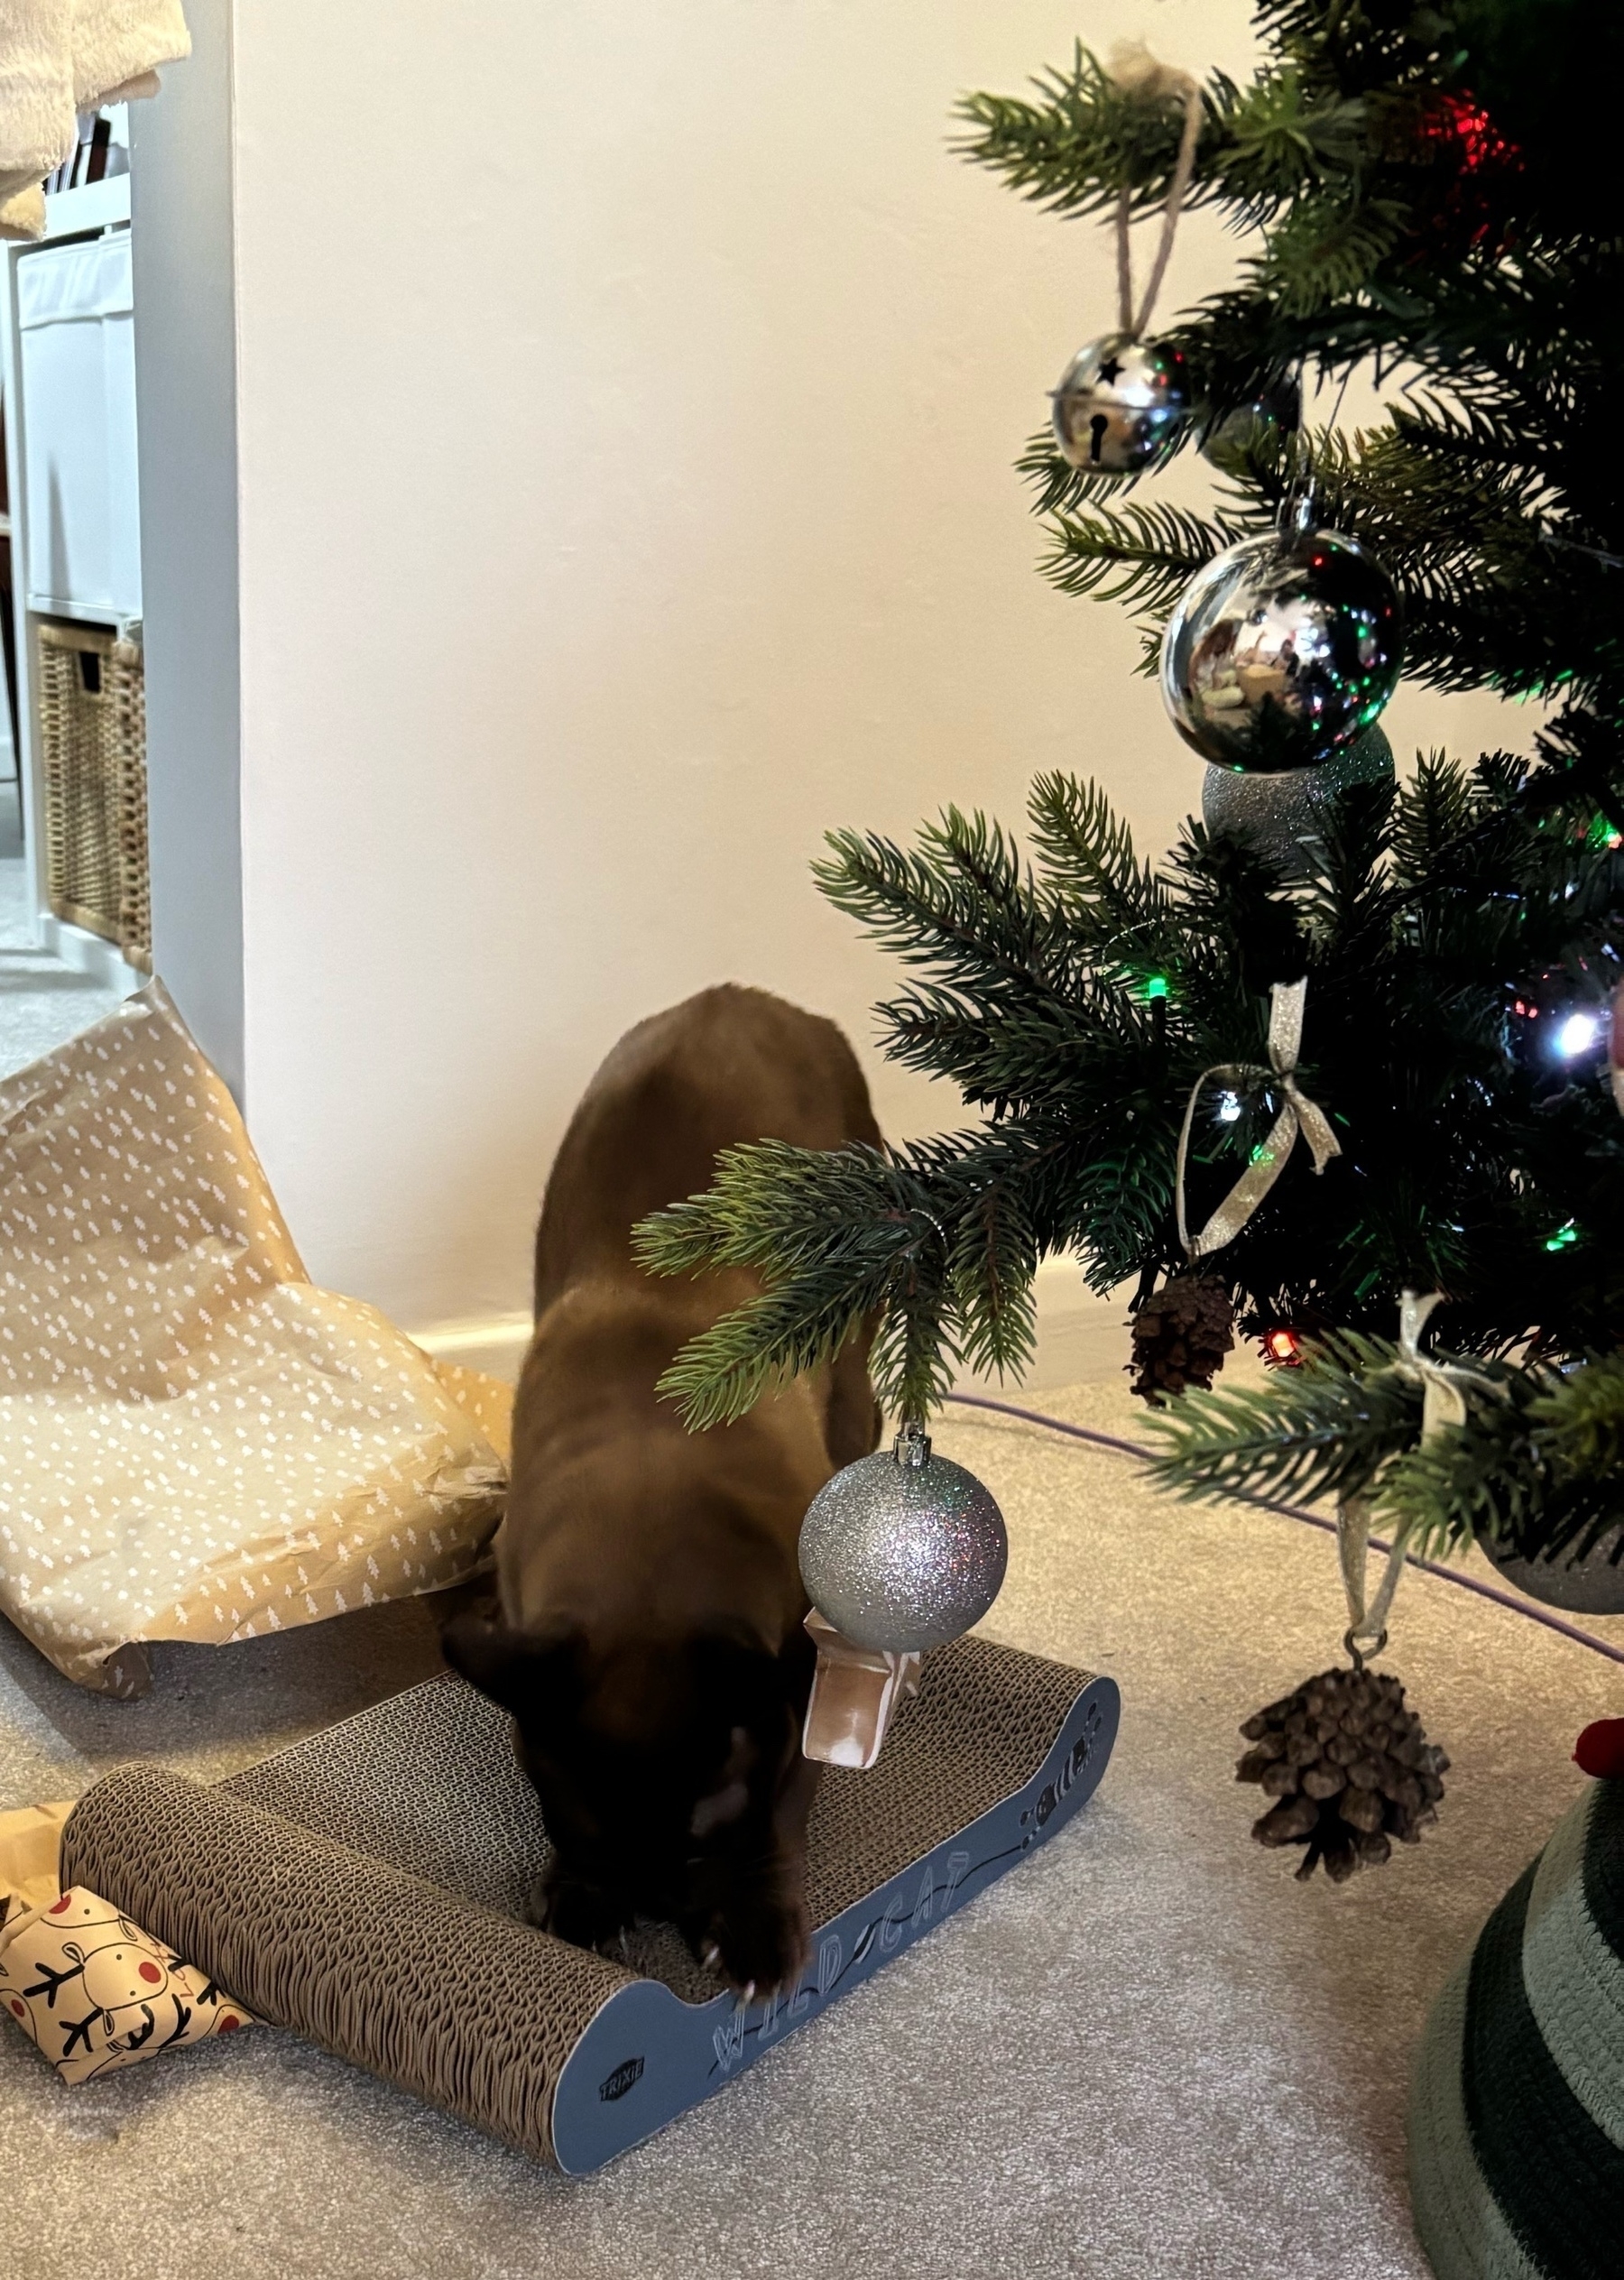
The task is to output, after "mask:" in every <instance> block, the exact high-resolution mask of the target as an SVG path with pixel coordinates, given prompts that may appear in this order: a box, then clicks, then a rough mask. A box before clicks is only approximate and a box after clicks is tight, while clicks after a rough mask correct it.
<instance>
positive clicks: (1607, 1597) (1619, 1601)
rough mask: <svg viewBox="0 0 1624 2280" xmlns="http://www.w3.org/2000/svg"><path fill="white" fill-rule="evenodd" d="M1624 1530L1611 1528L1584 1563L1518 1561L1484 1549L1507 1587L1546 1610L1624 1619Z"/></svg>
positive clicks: (1491, 1548) (1490, 1547) (1487, 1547)
mask: <svg viewBox="0 0 1624 2280" xmlns="http://www.w3.org/2000/svg"><path fill="white" fill-rule="evenodd" d="M1621 1534H1624V1529H1620V1528H1609V1529H1608V1531H1607V1533H1606V1534H1605V1536H1602V1537H1599V1538H1598V1539H1597V1541H1596V1543H1595V1544H1594V1545H1593V1546H1592V1548H1591V1549H1590V1551H1588V1552H1587V1553H1586V1554H1585V1555H1584V1557H1583V1558H1582V1559H1573V1558H1571V1557H1570V1558H1560V1557H1559V1558H1556V1559H1554V1560H1546V1559H1537V1560H1525V1559H1518V1557H1517V1556H1516V1555H1515V1554H1514V1553H1511V1552H1499V1551H1496V1549H1495V1547H1494V1546H1493V1545H1492V1544H1490V1543H1485V1544H1484V1545H1483V1549H1484V1551H1486V1552H1487V1553H1488V1555H1489V1556H1490V1559H1491V1560H1492V1561H1493V1562H1494V1565H1495V1566H1496V1567H1498V1568H1499V1572H1500V1574H1502V1575H1503V1576H1504V1577H1505V1579H1506V1581H1507V1583H1512V1584H1515V1585H1516V1587H1517V1589H1518V1591H1519V1592H1527V1594H1528V1597H1529V1598H1530V1599H1537V1600H1543V1601H1544V1602H1545V1603H1546V1606H1547V1607H1560V1608H1563V1609H1564V1610H1565V1611H1566V1612H1567V1613H1568V1614H1570V1615H1624V1556H1621V1555H1620V1554H1619V1537H1620V1535H1621Z"/></svg>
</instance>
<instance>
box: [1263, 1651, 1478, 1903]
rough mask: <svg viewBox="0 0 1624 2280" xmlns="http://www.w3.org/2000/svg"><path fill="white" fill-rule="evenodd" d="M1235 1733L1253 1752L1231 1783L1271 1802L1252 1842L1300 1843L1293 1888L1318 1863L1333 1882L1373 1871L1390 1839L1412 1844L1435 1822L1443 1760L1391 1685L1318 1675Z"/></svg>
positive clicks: (1341, 1674)
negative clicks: (1259, 1791) (1252, 1785)
mask: <svg viewBox="0 0 1624 2280" xmlns="http://www.w3.org/2000/svg"><path fill="white" fill-rule="evenodd" d="M1241 1732H1242V1734H1244V1736H1245V1737H1246V1739H1247V1740H1248V1741H1250V1744H1251V1748H1250V1749H1249V1750H1248V1751H1247V1753H1246V1755H1245V1757H1244V1758H1241V1762H1240V1764H1239V1765H1238V1766H1237V1767H1236V1768H1235V1778H1236V1780H1237V1781H1256V1782H1259V1783H1260V1784H1261V1786H1262V1788H1263V1794H1264V1795H1265V1796H1269V1797H1273V1798H1275V1799H1276V1800H1278V1802H1277V1803H1276V1804H1275V1805H1272V1806H1271V1807H1270V1809H1269V1812H1267V1813H1266V1814H1264V1815H1263V1817H1262V1818H1261V1820H1260V1821H1257V1822H1255V1823H1253V1825H1252V1834H1253V1836H1254V1837H1256V1838H1257V1840H1258V1842H1259V1843H1260V1844H1269V1845H1278V1844H1306V1846H1307V1848H1308V1851H1307V1854H1306V1858H1305V1859H1304V1861H1303V1864H1302V1866H1301V1868H1299V1869H1298V1870H1297V1872H1296V1873H1297V1877H1298V1880H1299V1881H1301V1880H1303V1879H1305V1878H1308V1877H1311V1876H1312V1875H1313V1874H1314V1871H1315V1867H1316V1866H1317V1865H1318V1863H1319V1862H1320V1861H1322V1860H1323V1861H1324V1864H1325V1874H1326V1875H1327V1876H1328V1877H1329V1878H1331V1880H1332V1882H1333V1884H1341V1883H1343V1881H1344V1880H1345V1879H1346V1878H1349V1877H1351V1876H1352V1873H1353V1871H1354V1869H1362V1868H1365V1867H1367V1866H1368V1867H1379V1865H1380V1863H1381V1862H1382V1861H1383V1860H1386V1859H1387V1858H1388V1856H1389V1853H1390V1852H1391V1851H1392V1849H1393V1848H1392V1842H1391V1840H1392V1839H1393V1838H1394V1837H1397V1838H1398V1842H1399V1843H1400V1844H1418V1843H1419V1842H1420V1840H1421V1832H1422V1830H1423V1829H1425V1828H1426V1827H1428V1826H1429V1825H1430V1824H1431V1823H1433V1822H1435V1820H1436V1819H1437V1817H1438V1815H1437V1804H1438V1800H1439V1798H1440V1797H1442V1795H1444V1774H1445V1773H1446V1772H1447V1771H1448V1768H1449V1760H1448V1758H1446V1757H1445V1756H1444V1752H1443V1751H1442V1750H1441V1749H1438V1748H1437V1747H1436V1746H1435V1744H1434V1743H1432V1742H1429V1741H1428V1740H1427V1739H1426V1732H1425V1731H1424V1730H1423V1728H1422V1724H1421V1721H1420V1720H1419V1719H1418V1718H1417V1717H1416V1713H1415V1712H1414V1711H1413V1710H1407V1709H1406V1708H1405V1706H1404V1688H1403V1687H1402V1686H1401V1685H1399V1683H1398V1680H1397V1679H1396V1678H1390V1677H1388V1676H1386V1675H1381V1674H1379V1673H1378V1672H1376V1671H1373V1670H1324V1671H1322V1672H1321V1673H1320V1675H1319V1676H1318V1677H1317V1678H1310V1679H1308V1680H1307V1681H1306V1684H1305V1685H1301V1686H1299V1687H1298V1688H1297V1690H1296V1694H1287V1696H1286V1697H1285V1699H1284V1700H1283V1701H1281V1702H1276V1703H1269V1707H1268V1708H1267V1709H1266V1710H1260V1711H1259V1712H1258V1714H1257V1716H1256V1717H1255V1718H1249V1719H1248V1720H1247V1722H1246V1723H1245V1725H1243V1726H1242V1727H1241Z"/></svg>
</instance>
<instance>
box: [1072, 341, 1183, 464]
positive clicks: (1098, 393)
mask: <svg viewBox="0 0 1624 2280" xmlns="http://www.w3.org/2000/svg"><path fill="white" fill-rule="evenodd" d="M1050 402H1051V404H1052V406H1053V418H1054V422H1055V440H1056V442H1057V444H1058V445H1059V447H1060V449H1061V452H1062V454H1063V455H1064V457H1066V460H1067V461H1068V462H1069V463H1070V465H1071V466H1074V467H1081V468H1083V469H1084V471H1085V472H1086V473H1087V474H1089V475H1140V474H1142V472H1143V471H1144V469H1145V468H1147V467H1151V466H1155V465H1156V463H1157V461H1158V459H1163V458H1165V457H1167V453H1168V452H1169V451H1170V450H1171V449H1172V448H1173V446H1174V445H1175V444H1176V442H1177V440H1178V438H1179V436H1180V434H1181V433H1182V432H1183V429H1184V426H1185V423H1186V420H1188V419H1189V416H1190V391H1189V385H1188V383H1187V381H1186V376H1185V360H1184V357H1183V355H1181V354H1180V352H1179V351H1178V350H1177V349H1176V348H1163V347H1160V346H1158V344H1157V343H1156V342H1155V341H1153V340H1136V339H1135V337H1133V335H1132V334H1131V333H1107V334H1106V336H1105V337H1104V338H1103V340H1091V341H1090V342H1089V344H1088V346H1086V347H1085V348H1079V349H1078V351H1077V353H1076V355H1075V356H1074V357H1073V358H1072V360H1071V362H1070V364H1069V365H1067V366H1066V370H1065V371H1064V372H1063V373H1062V374H1061V375H1060V385H1059V386H1058V387H1057V389H1056V390H1055V391H1054V393H1053V395H1052V397H1051V398H1050Z"/></svg>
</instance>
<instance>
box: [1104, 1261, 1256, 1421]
mask: <svg viewBox="0 0 1624 2280" xmlns="http://www.w3.org/2000/svg"><path fill="white" fill-rule="evenodd" d="M1234 1343H1235V1311H1234V1308H1233V1307H1232V1306H1231V1304H1230V1295H1229V1292H1228V1291H1227V1290H1226V1289H1225V1288H1224V1286H1223V1283H1221V1282H1220V1281H1219V1280H1218V1278H1217V1277H1216V1276H1215V1275H1175V1276H1173V1278H1171V1280H1170V1281H1167V1282H1165V1283H1164V1284H1163V1285H1162V1287H1161V1288H1160V1289H1159V1290H1158V1291H1157V1292H1155V1293H1154V1294H1153V1295H1152V1296H1151V1297H1149V1298H1147V1299H1146V1301H1145V1303H1144V1305H1143V1306H1141V1307H1140V1310H1139V1312H1138V1314H1136V1315H1134V1317H1133V1359H1132V1361H1131V1362H1129V1364H1128V1365H1127V1366H1128V1368H1129V1369H1130V1370H1131V1371H1132V1372H1133V1390H1134V1392H1135V1393H1137V1394H1139V1395H1140V1397H1141V1398H1142V1399H1144V1400H1146V1401H1149V1402H1152V1403H1159V1402H1160V1401H1161V1399H1162V1398H1163V1397H1164V1396H1165V1395H1167V1394H1169V1393H1182V1392H1183V1391H1184V1389H1185V1388H1186V1386H1192V1385H1195V1386H1210V1385H1211V1384H1212V1382H1213V1378H1214V1377H1215V1376H1216V1375H1217V1373H1218V1371H1220V1370H1221V1369H1222V1368H1223V1357H1224V1355H1225V1354H1226V1353H1229V1352H1232V1351H1233V1348H1234Z"/></svg>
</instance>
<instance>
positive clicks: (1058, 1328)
mask: <svg viewBox="0 0 1624 2280" xmlns="http://www.w3.org/2000/svg"><path fill="white" fill-rule="evenodd" d="M1128 1297H1129V1287H1128V1286H1124V1287H1123V1288H1121V1290H1117V1291H1113V1292H1112V1295H1111V1297H1109V1298H1101V1297H1096V1296H1095V1294H1094V1293H1093V1291H1092V1290H1090V1288H1088V1285H1087V1283H1086V1282H1085V1281H1084V1278H1083V1269H1082V1268H1081V1267H1080V1266H1078V1264H1077V1262H1076V1260H1075V1259H1046V1260H1044V1262H1043V1264H1042V1265H1041V1266H1040V1267H1039V1268H1038V1354H1037V1359H1036V1360H1035V1362H1033V1364H1032V1367H1031V1368H1030V1369H1029V1371H1028V1372H1027V1374H1026V1376H1025V1377H1024V1378H1023V1379H1022V1380H1021V1381H1020V1385H1016V1384H1014V1383H1008V1384H1005V1385H1002V1386H1001V1385H1000V1384H999V1382H998V1380H996V1379H990V1378H983V1377H979V1376H977V1375H975V1374H973V1373H966V1374H965V1375H964V1376H962V1377H961V1378H960V1379H959V1380H958V1382H959V1384H960V1385H961V1386H964V1387H966V1388H974V1387H982V1388H984V1389H985V1390H986V1391H988V1392H990V1393H995V1394H997V1393H1001V1394H1003V1395H1005V1396H1007V1398H1009V1399H1010V1400H1011V1401H1019V1400H1020V1396H1021V1392H1022V1389H1024V1390H1025V1391H1027V1392H1029V1393H1031V1392H1036V1391H1038V1389H1041V1388H1042V1387H1044V1386H1065V1385H1083V1384H1086V1383H1088V1382H1091V1381H1093V1382H1099V1381H1102V1380H1107V1379H1112V1378H1115V1377H1116V1376H1117V1375H1118V1373H1119V1372H1120V1371H1121V1369H1122V1368H1123V1365H1124V1364H1125V1363H1126V1362H1127V1360H1128V1328H1127V1324H1128ZM530 1334H531V1317H530V1315H528V1314H511V1315H481V1316H475V1317H471V1318H470V1319H468V1320H466V1321H462V1322H437V1323H431V1324H429V1325H427V1326H426V1327H425V1328H423V1329H420V1330H412V1331H409V1332H408V1336H409V1337H411V1339H413V1340H414V1341H415V1343H417V1344H418V1345H420V1346H421V1347H422V1348H423V1350H424V1351H425V1352H428V1353H432V1354H435V1355H437V1356H438V1358H439V1359H440V1360H441V1361H443V1362H460V1363H461V1365H462V1366H463V1368H464V1369H466V1370H484V1371H487V1372H488V1373H489V1374H490V1375H491V1376H492V1377H494V1378H503V1379H506V1380H507V1381H508V1382H509V1383H510V1384H511V1383H512V1381H513V1380H515V1379H516V1378H517V1377H518V1375H519V1365H520V1363H521V1362H522V1361H523V1359H524V1350H525V1347H526V1346H527V1345H528V1344H529V1343H530Z"/></svg>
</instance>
